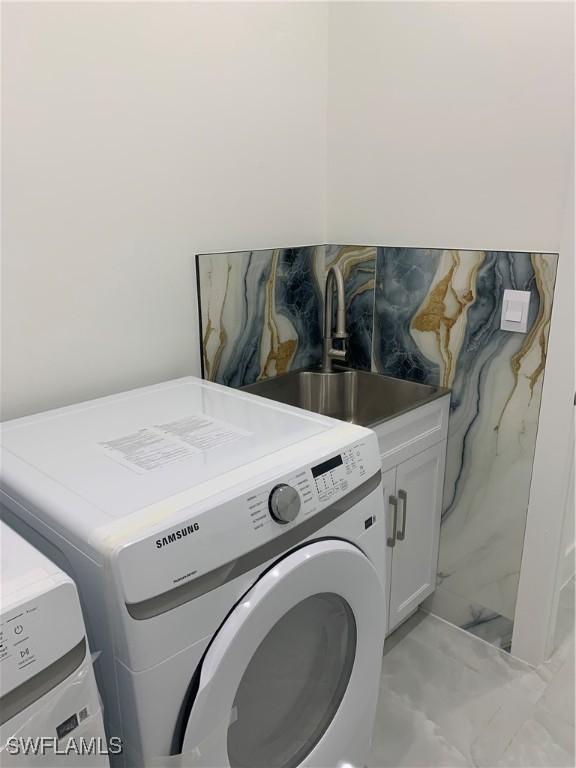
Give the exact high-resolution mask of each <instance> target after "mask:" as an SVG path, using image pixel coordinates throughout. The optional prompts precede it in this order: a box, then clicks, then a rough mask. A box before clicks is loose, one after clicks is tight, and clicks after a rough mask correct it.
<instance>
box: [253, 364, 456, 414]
mask: <svg viewBox="0 0 576 768" xmlns="http://www.w3.org/2000/svg"><path fill="white" fill-rule="evenodd" d="M242 389H243V390H244V391H245V392H251V393H252V394H254V395H260V396H261V397H267V398H269V399H270V400H277V401H278V402H281V403H286V404H287V405H295V406H297V407H299V408H305V409H306V410H308V411H314V412H315V413H321V414H323V415H324V416H332V417H333V418H335V419H341V420H343V421H349V422H352V423H353V424H361V425H362V426H365V427H372V426H374V425H376V424H379V423H380V422H382V421H386V419H391V418H393V417H394V416H398V415H400V414H401V413H405V412H406V411H410V410H412V409H413V408H416V407H418V406H420V405H424V404H425V403H429V402H431V401H432V400H435V399H436V398H438V397H442V396H443V395H445V394H448V392H449V391H450V390H448V389H444V388H443V387H433V386H429V385H428V384H416V383H415V382H412V381H403V380H402V379H395V378H393V377H392V376H382V375H380V374H378V373H369V372H368V371H354V370H342V371H335V372H332V373H322V372H320V371H310V370H301V371H293V372H291V373H286V374H284V375H282V376H277V377H275V378H273V379H265V380H264V381H257V382H256V383H255V384H249V385H248V386H246V387H242Z"/></svg>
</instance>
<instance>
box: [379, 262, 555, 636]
mask: <svg viewBox="0 0 576 768" xmlns="http://www.w3.org/2000/svg"><path fill="white" fill-rule="evenodd" d="M556 260H557V257H556V256H555V255H553V254H540V253H510V252H496V251H462V250H425V249H412V248H379V249H378V257H377V269H376V295H375V312H374V357H373V360H374V368H375V370H377V371H379V372H382V373H387V374H390V375H393V376H400V377H402V378H408V379H413V380H415V381H423V382H426V383H431V384H441V385H443V386H446V387H450V388H451V389H452V401H451V413H450V424H449V434H448V451H447V461H446V480H445V486H444V509H443V515H442V531H441V537H440V555H439V565H438V589H437V590H436V593H435V594H434V595H432V597H431V598H430V599H429V600H428V602H427V607H428V608H429V610H431V611H432V612H434V613H437V614H438V615H440V616H442V617H444V618H446V619H448V620H449V621H452V622H454V623H456V624H458V625H459V626H461V627H464V628H466V629H468V630H470V631H474V632H475V633H477V634H479V635H482V636H483V637H485V639H489V640H491V641H492V642H496V643H498V644H500V645H501V646H502V647H509V645H510V641H511V632H512V626H513V620H514V610H515V606H516V595H517V590H518V578H519V573H520V562H521V558H522V546H523V539H524V528H525V524H526V512H527V508H528V496H529V491H530V478H531V473H532V463H533V458H534V450H535V445H536V430H537V425H538V413H539V409H540V399H541V392H542V382H543V377H544V367H545V363H546V349H547V344H548V331H549V326H550V316H551V309H552V295H553V290H554V280H555V274H556ZM506 288H512V289H516V290H525V291H530V292H531V302H530V312H529V323H528V332H527V333H526V334H521V333H510V332H507V331H501V330H500V313H501V306H502V295H503V291H504V290H505V289H506Z"/></svg>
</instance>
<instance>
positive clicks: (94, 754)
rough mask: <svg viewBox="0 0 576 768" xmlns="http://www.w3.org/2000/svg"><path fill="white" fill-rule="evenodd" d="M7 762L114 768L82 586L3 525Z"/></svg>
mask: <svg viewBox="0 0 576 768" xmlns="http://www.w3.org/2000/svg"><path fill="white" fill-rule="evenodd" d="M0 553H1V558H0V560H1V566H0V598H1V599H0V763H1V764H2V765H3V766H9V765H14V766H32V765H42V766H49V765H51V766H60V767H61V768H64V766H69V767H70V768H72V767H73V766H87V765H91V766H96V765H98V766H107V765H109V763H108V757H107V756H106V752H107V749H108V745H107V743H106V738H105V735H104V725H103V722H102V712H101V709H100V700H99V697H98V690H97V688H96V681H95V679H94V672H93V670H92V661H91V658H90V653H89V650H88V644H87V642H86V637H85V630H84V623H83V620H82V612H81V610H80V601H79V599H78V593H77V592H76V587H75V586H74V582H73V581H72V580H71V579H70V578H69V577H68V576H67V575H66V574H65V573H63V572H62V571H61V570H60V569H59V568H57V567H56V566H55V565H54V564H53V563H52V562H50V560H48V559H47V558H46V557H44V555H42V554H41V553H40V552H38V551H37V550H36V549H34V547H32V546H31V545H30V544H29V543H28V542H27V541H24V539H23V538H21V537H20V536H19V535H18V534H17V533H15V532H14V531H13V530H11V529H10V528H9V527H8V526H7V525H5V524H3V523H0Z"/></svg>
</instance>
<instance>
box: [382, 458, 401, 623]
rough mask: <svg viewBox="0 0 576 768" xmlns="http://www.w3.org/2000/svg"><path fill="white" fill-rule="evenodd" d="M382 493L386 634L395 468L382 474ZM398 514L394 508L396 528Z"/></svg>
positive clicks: (392, 538) (392, 536)
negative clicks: (384, 512)
mask: <svg viewBox="0 0 576 768" xmlns="http://www.w3.org/2000/svg"><path fill="white" fill-rule="evenodd" d="M382 493H383V495H384V509H385V511H386V514H385V518H384V519H385V525H384V536H385V540H384V543H385V545H386V632H387V633H388V632H389V631H390V629H389V626H388V625H389V615H388V610H389V604H390V581H391V579H392V552H393V549H392V548H393V546H394V543H393V542H394V512H395V506H394V504H392V503H391V502H390V497H391V496H392V497H394V499H395V498H396V497H395V496H394V494H395V493H396V468H394V469H389V470H388V472H382ZM397 517H398V513H397V507H396V527H398V519H397Z"/></svg>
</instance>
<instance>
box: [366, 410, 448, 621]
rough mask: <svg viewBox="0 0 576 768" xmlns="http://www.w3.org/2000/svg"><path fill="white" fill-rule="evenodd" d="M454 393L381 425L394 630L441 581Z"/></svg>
mask: <svg viewBox="0 0 576 768" xmlns="http://www.w3.org/2000/svg"><path fill="white" fill-rule="evenodd" d="M448 407H449V398H448V397H445V398H442V399H440V400H437V401H434V402H433V403H429V404H428V405H426V406H423V407H422V408H418V409H416V410H414V411H411V412H410V413H408V414H404V415H403V416H399V417H398V418H396V419H392V420H391V421H389V422H385V424H383V425H380V426H379V427H376V428H375V432H376V434H377V435H378V441H379V445H380V454H381V461H382V488H383V493H384V502H385V507H386V510H387V520H386V541H383V542H382V546H385V547H386V552H387V560H386V563H387V572H388V584H389V589H390V593H389V607H388V632H391V631H392V630H393V629H395V628H396V627H397V626H398V625H399V624H400V623H401V622H402V621H404V620H405V619H407V618H408V616H410V614H412V613H413V612H414V611H415V610H416V608H417V607H418V606H419V605H420V603H421V602H422V601H423V600H425V599H426V598H427V597H428V595H430V594H431V593H432V592H433V591H434V588H435V584H436V568H437V563H438V543H439V538H440V515H441V510H442V489H443V485H444V465H445V456H446V436H447V427H448Z"/></svg>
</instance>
